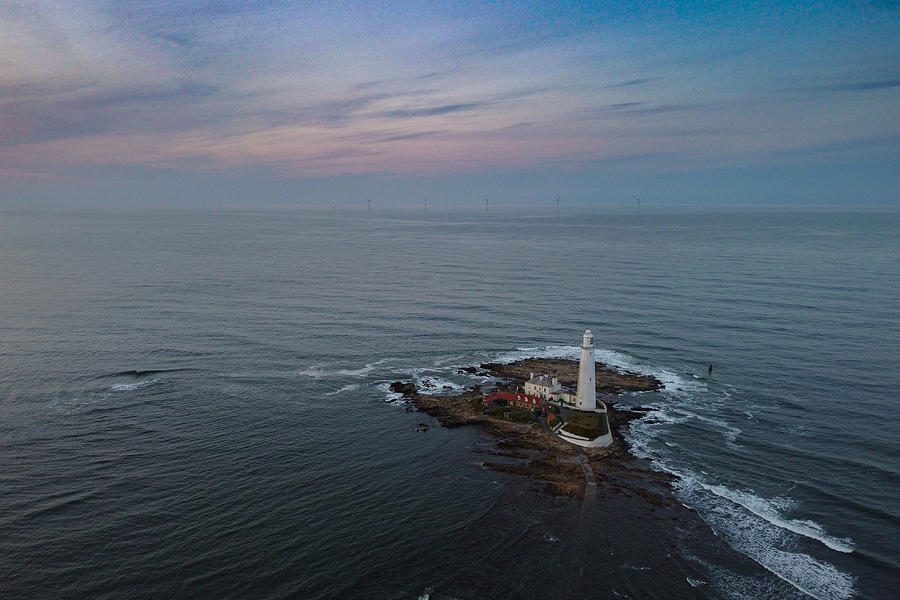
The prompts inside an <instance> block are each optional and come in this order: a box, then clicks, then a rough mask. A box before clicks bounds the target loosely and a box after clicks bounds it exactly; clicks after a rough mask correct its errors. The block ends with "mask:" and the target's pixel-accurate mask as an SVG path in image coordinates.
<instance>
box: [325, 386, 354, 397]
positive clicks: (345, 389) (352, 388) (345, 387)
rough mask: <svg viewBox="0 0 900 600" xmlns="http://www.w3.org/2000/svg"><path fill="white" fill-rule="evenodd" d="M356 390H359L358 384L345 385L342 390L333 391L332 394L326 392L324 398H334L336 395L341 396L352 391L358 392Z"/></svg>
mask: <svg viewBox="0 0 900 600" xmlns="http://www.w3.org/2000/svg"><path fill="white" fill-rule="evenodd" d="M358 389H359V384H358V383H350V384H347V385H345V386H344V387H342V388H340V389H337V390H335V391H333V392H328V393H327V394H325V395H326V396H336V395H338V394H342V393H344V392H352V391H354V390H358Z"/></svg>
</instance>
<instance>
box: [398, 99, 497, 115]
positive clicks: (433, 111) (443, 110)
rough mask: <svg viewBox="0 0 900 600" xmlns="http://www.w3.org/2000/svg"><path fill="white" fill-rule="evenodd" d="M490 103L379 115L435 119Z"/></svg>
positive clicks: (437, 107)
mask: <svg viewBox="0 0 900 600" xmlns="http://www.w3.org/2000/svg"><path fill="white" fill-rule="evenodd" d="M490 104H491V103H490V102H468V103H465V104H445V105H444V106H433V107H430V108H409V109H404V110H389V111H387V112H383V113H381V116H383V117H387V118H389V119H409V118H413V117H435V116H438V115H446V114H448V113H454V112H461V111H467V110H474V109H476V108H481V107H483V106H488V105H490Z"/></svg>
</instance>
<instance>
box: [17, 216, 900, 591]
mask: <svg viewBox="0 0 900 600" xmlns="http://www.w3.org/2000/svg"><path fill="white" fill-rule="evenodd" d="M898 256H900V215H898V214H893V213H884V214H858V213H779V214H681V215H679V214H672V215H640V216H623V215H619V216H610V215H598V214H583V215H566V214H562V215H555V214H554V215H551V214H536V215H527V214H502V213H498V212H492V213H490V214H449V213H448V214H441V213H427V214H412V213H407V214H403V213H382V212H376V211H373V212H371V213H355V214H352V213H341V212H338V213H315V212H303V211H289V210H283V211H275V210H273V211H150V210H148V211H133V212H112V211H108V212H53V211H5V212H0V540H2V543H0V597H4V598H26V597H41V598H77V597H84V598H122V597H128V598H171V597H193V598H207V597H208V598H213V597H215V598H220V597H221V598H225V597H231V598H248V597H253V598H410V599H419V598H431V599H435V600H436V599H439V598H441V599H443V598H459V599H476V598H562V597H584V598H627V597H632V598H670V597H673V594H674V595H676V596H678V597H698V598H760V597H770V598H807V597H813V598H821V599H828V600H831V599H835V600H836V599H844V598H892V597H895V595H896V593H897V590H898V589H900V545H898V543H897V540H898V539H900V425H898V420H897V418H896V415H897V413H896V405H897V400H898V390H900V358H898V356H900V261H898ZM585 328H591V329H592V330H593V332H594V335H595V344H596V346H597V348H598V350H597V355H598V359H600V360H603V361H605V362H608V363H610V364H613V365H616V366H619V367H622V368H626V369H630V370H635V371H640V372H645V373H651V374H654V375H656V376H657V377H659V378H660V379H661V380H662V381H663V382H664V384H665V385H664V389H662V390H660V391H659V392H653V393H644V394H632V395H624V396H622V397H620V398H619V401H618V402H619V405H621V406H635V407H638V406H639V407H643V408H644V409H646V410H647V411H648V412H647V414H646V416H645V417H643V418H642V419H640V420H639V421H637V422H635V423H633V425H632V427H631V428H630V430H629V431H628V433H627V439H628V441H629V442H630V444H631V446H632V449H633V452H634V453H635V454H636V455H637V456H638V457H640V458H641V463H642V464H643V465H644V466H645V467H646V468H647V469H649V470H656V471H659V472H664V473H669V474H671V475H673V476H674V480H673V483H672V488H671V490H670V492H668V493H669V494H670V495H671V498H672V501H673V502H674V503H682V504H684V505H686V506H688V507H690V508H691V509H692V510H693V511H694V513H695V514H696V515H697V516H698V517H699V520H698V522H699V523H700V524H701V525H702V527H700V528H697V527H694V528H693V529H689V528H686V527H679V526H678V525H676V524H672V523H669V522H664V521H662V520H654V519H653V518H650V517H647V518H644V517H643V516H642V515H633V514H630V513H629V510H630V509H629V503H628V502H629V501H628V499H627V498H623V499H621V500H619V501H617V502H619V504H618V505H617V506H618V508H617V509H616V510H615V511H614V510H611V509H610V508H609V507H610V505H609V504H606V505H603V506H604V507H605V508H603V509H602V510H601V509H598V510H597V514H593V515H591V519H593V524H594V526H593V527H592V528H591V531H592V532H595V534H594V536H593V537H592V538H591V539H590V540H588V543H587V544H586V545H581V546H579V545H578V544H576V542H575V540H576V538H577V535H576V529H577V527H578V526H579V525H578V523H579V522H578V520H577V512H578V510H579V508H580V503H579V502H578V501H575V500H570V499H565V498H553V497H549V496H546V495H543V494H540V493H537V492H534V491H532V490H530V489H529V488H528V486H527V485H526V484H525V483H523V481H522V480H521V479H520V478H516V477H513V476H507V475H502V474H498V473H495V472H491V471H487V470H484V469H483V468H481V467H480V461H483V460H484V455H483V454H482V453H481V452H480V451H481V450H484V449H486V448H488V447H490V446H491V444H492V443H493V441H492V439H491V438H490V437H488V436H487V434H486V433H485V432H484V431H482V430H480V429H478V428H472V427H469V428H458V429H445V428H441V427H430V428H428V430H427V431H421V430H422V429H423V428H422V427H420V423H426V424H433V422H432V420H431V419H430V418H429V417H427V416H425V415H423V414H421V413H416V412H408V411H406V410H405V409H404V407H403V406H402V405H401V404H400V403H398V402H396V397H395V396H394V395H392V394H391V393H390V391H389V390H388V385H389V383H390V382H391V381H394V380H398V379H403V380H415V381H416V382H417V383H419V384H422V385H430V386H433V388H431V389H433V390H434V393H443V392H445V391H450V390H455V389H461V388H463V387H465V386H469V385H474V384H476V383H480V382H482V381H483V380H479V379H477V378H472V377H469V376H467V375H461V374H459V373H458V369H459V368H460V367H462V366H469V365H477V364H479V363H481V362H484V361H495V360H508V361H510V360H515V359H516V358H517V357H526V356H572V357H576V356H577V347H576V346H577V344H578V343H579V341H580V338H581V333H582V332H583V330H584V329H585ZM708 364H712V365H713V372H712V376H711V377H707V365H708ZM699 529H703V530H705V531H706V532H708V535H707V537H708V538H710V539H714V540H718V542H719V543H723V544H725V545H726V546H727V548H728V549H729V550H730V551H731V552H732V553H733V555H732V556H730V557H729V556H726V554H727V553H719V554H720V555H719V556H717V553H715V552H709V551H708V547H707V548H704V546H706V545H707V542H704V541H703V540H704V539H705V538H704V535H705V534H704V533H703V532H702V531H699ZM660 536H662V537H663V538H664V539H666V540H670V541H671V547H665V548H661V549H660V548H657V546H659V544H652V543H651V540H655V539H657V538H659V537H660ZM576 554H577V555H578V556H576ZM735 557H738V558H735ZM576 561H579V562H580V564H584V565H586V567H585V568H584V569H583V572H582V573H581V574H578V575H573V570H572V569H571V567H570V565H572V564H573V563H574V562H576ZM748 565H749V566H748ZM573 577H579V578H581V580H579V581H578V582H577V583H578V589H580V592H579V593H578V594H577V595H576V596H573V595H571V594H569V593H568V592H566V590H567V589H571V584H572V578H573Z"/></svg>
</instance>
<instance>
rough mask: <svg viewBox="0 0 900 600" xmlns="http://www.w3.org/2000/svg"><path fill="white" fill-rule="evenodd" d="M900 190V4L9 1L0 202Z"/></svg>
mask: <svg viewBox="0 0 900 600" xmlns="http://www.w3.org/2000/svg"><path fill="white" fill-rule="evenodd" d="M638 196H639V197H640V198H641V199H642V206H644V207H653V206H676V205H713V206H717V205H720V206H733V205H736V206H776V207H778V206H800V205H804V206H819V205H822V206H850V207H855V206H858V207H872V206H898V205H900V3H898V2H887V1H882V2H764V1H763V2H746V3H743V2H737V1H727V2H696V3H689V2H681V3H673V2H654V1H653V0H648V1H641V2H633V3H632V2H528V1H524V0H520V1H516V2H477V1H470V2H456V3H448V2H439V3H430V2H423V1H417V2H405V1H403V0H396V1H393V2H383V3H377V2H275V1H262V0H243V1H233V2H214V1H211V0H193V1H192V0H184V1H179V2H159V1H158V0H152V1H150V0H146V1H144V0H134V1H103V0H93V1H82V0H64V1H56V0H26V1H17V0H6V1H4V2H2V3H0V206H2V205H27V204H33V203H51V204H55V205H62V206H67V205H79V204H103V205H128V206H131V205H139V206H144V205H156V204H160V205H175V206H180V205H198V206H249V207H253V206H264V205H270V204H274V205H289V206H293V205H297V206H311V207H317V206H319V207H328V206H331V205H335V206H340V207H341V208H345V207H346V208H353V207H356V208H359V207H364V206H366V201H367V200H371V201H372V202H373V204H374V205H375V206H379V207H380V206H419V205H420V204H421V203H422V201H423V199H425V198H428V199H429V202H430V206H432V207H437V208H439V207H446V208H450V207H468V206H471V207H475V206H483V202H484V199H485V198H490V200H491V203H492V206H500V207H502V206H520V205H521V206H534V207H547V206H551V203H553V202H554V201H555V198H556V197H560V198H561V204H562V205H563V206H579V207H617V206H629V207H630V206H632V205H633V203H634V198H635V197H638Z"/></svg>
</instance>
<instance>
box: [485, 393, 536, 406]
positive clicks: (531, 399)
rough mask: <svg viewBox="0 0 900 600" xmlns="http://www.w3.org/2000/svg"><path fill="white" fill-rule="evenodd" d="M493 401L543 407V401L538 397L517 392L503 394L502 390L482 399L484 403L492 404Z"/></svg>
mask: <svg viewBox="0 0 900 600" xmlns="http://www.w3.org/2000/svg"><path fill="white" fill-rule="evenodd" d="M494 400H506V401H507V402H513V403H518V404H530V405H532V406H543V405H544V399H543V398H539V397H538V396H531V395H529V394H524V393H522V392H517V393H515V394H514V393H512V392H505V391H503V390H498V391H496V392H494V393H493V394H491V395H490V396H487V397H486V398H485V399H484V401H485V402H493V401H494Z"/></svg>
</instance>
